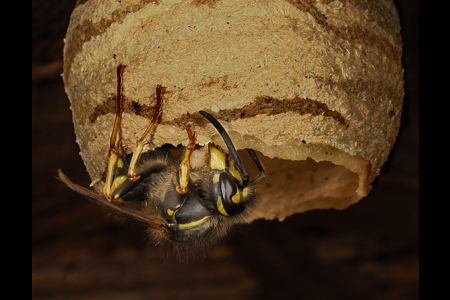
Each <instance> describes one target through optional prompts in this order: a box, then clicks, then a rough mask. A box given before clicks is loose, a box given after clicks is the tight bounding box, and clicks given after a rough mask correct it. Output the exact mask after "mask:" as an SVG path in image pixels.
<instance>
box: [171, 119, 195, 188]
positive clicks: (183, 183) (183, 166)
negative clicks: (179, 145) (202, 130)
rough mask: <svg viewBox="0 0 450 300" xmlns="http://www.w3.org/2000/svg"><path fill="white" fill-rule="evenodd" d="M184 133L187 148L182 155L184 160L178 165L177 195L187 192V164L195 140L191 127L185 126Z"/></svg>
mask: <svg viewBox="0 0 450 300" xmlns="http://www.w3.org/2000/svg"><path fill="white" fill-rule="evenodd" d="M186 131H187V134H188V137H189V145H188V146H187V149H186V153H185V154H184V158H183V160H182V161H181V163H180V171H179V177H180V185H179V186H177V187H176V190H177V192H178V194H186V193H187V191H188V188H187V186H188V182H189V162H190V159H191V155H192V152H193V151H194V148H195V139H196V135H195V133H193V132H192V130H191V125H189V124H188V125H187V126H186Z"/></svg>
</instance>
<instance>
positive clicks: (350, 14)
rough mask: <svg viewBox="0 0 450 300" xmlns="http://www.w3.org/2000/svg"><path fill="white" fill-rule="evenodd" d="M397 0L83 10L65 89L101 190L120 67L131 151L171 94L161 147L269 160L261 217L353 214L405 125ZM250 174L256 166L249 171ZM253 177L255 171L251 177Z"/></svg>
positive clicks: (157, 140) (68, 51)
mask: <svg viewBox="0 0 450 300" xmlns="http://www.w3.org/2000/svg"><path fill="white" fill-rule="evenodd" d="M401 55H402V43H401V36H400V23H399V18H398V15H397V11H396V8H395V6H394V3H393V1H390V0H380V1H339V0H336V1H325V0H322V1H317V2H316V1H312V0H309V1H308V0H306V1H282V0H266V1H262V0H260V1H249V0H245V1H244V0H227V1H225V0H223V1H218V0H217V1H213V0H210V1H206V0H204V1H199V0H194V1H173V0H166V1H162V0H161V1H131V0H126V1H125V0H124V1H112V0H102V1H93V0H92V1H79V3H78V5H77V7H76V8H75V10H74V12H73V14H72V17H71V20H70V25H69V29H68V32H67V36H66V39H65V48H64V73H63V79H64V83H65V87H66V92H67V94H68V96H69V99H70V102H71V109H72V112H73V120H74V124H75V133H76V136H77V142H78V144H79V146H80V149H81V152H80V154H81V157H82V158H83V160H84V163H85V165H86V168H87V171H88V172H89V175H90V177H91V179H92V180H93V181H95V180H99V179H101V178H102V176H103V175H104V172H105V168H106V163H107V155H108V149H109V138H110V134H111V130H112V127H113V124H114V117H115V102H114V99H115V97H116V93H117V92H116V89H117V80H116V67H117V66H118V65H119V64H124V65H127V67H126V69H125V72H124V75H123V77H124V79H123V86H124V88H123V94H124V98H125V103H126V104H125V113H124V117H123V122H122V137H123V142H124V144H125V146H127V149H128V150H129V151H132V149H133V147H134V145H135V142H136V140H137V139H139V138H140V135H141V134H142V133H143V131H144V130H145V128H146V127H147V125H148V123H149V119H150V118H151V117H152V112H153V107H154V106H155V99H156V97H155V88H156V86H157V85H158V84H161V85H163V86H164V87H166V91H165V94H164V103H163V108H162V115H161V118H160V122H159V124H158V126H157V127H156V130H155V131H154V135H153V138H152V141H151V144H150V145H149V147H150V148H155V147H159V146H161V145H164V144H173V145H178V144H184V145H186V143H187V136H186V131H185V126H186V124H187V123H191V124H192V126H193V129H194V130H195V131H196V133H197V135H198V138H197V142H198V144H206V143H208V142H209V141H214V142H215V143H217V144H219V145H223V141H222V140H221V138H220V136H219V135H218V133H217V131H216V130H215V129H214V128H213V127H212V125H211V124H209V123H208V122H207V121H206V120H204V119H203V118H202V117H201V116H200V115H199V113H198V111H200V110H206V111H209V112H211V113H212V114H214V115H215V116H216V118H217V119H219V120H220V121H221V123H222V124H223V126H224V127H225V128H226V130H227V131H228V133H229V134H230V136H231V138H232V140H233V142H234V144H235V146H236V148H237V149H245V148H252V149H255V150H256V151H258V154H259V156H260V157H261V160H262V162H263V164H264V166H265V168H266V171H267V177H266V178H265V179H264V181H263V182H262V183H261V184H260V185H259V186H257V188H256V189H257V192H258V194H259V197H258V199H257V205H256V208H255V211H254V215H253V219H257V218H266V219H273V218H278V219H280V220H282V219H284V218H285V217H287V216H289V215H292V214H294V213H298V212H304V211H306V210H310V209H319V208H320V209H325V208H336V209H343V208H346V207H347V206H349V205H350V204H353V203H355V202H357V201H358V200H360V199H361V198H363V197H364V196H366V195H367V194H368V192H369V191H370V189H371V185H370V183H371V182H372V181H373V180H374V179H375V177H376V176H377V175H378V174H379V172H380V168H381V166H382V165H383V163H384V162H385V161H386V159H387V157H388V155H389V152H390V151H391V149H392V147H393V145H394V142H395V139H396V136H397V133H398V129H399V126H400V118H401V111H402V105H403V95H404V91H403V70H402V66H401ZM244 163H245V165H246V166H249V169H251V168H252V167H251V166H250V165H251V162H248V161H246V162H244ZM250 172H252V170H250Z"/></svg>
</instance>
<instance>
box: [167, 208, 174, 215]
mask: <svg viewBox="0 0 450 300" xmlns="http://www.w3.org/2000/svg"><path fill="white" fill-rule="evenodd" d="M173 213H174V211H173V210H171V209H170V208H168V209H167V214H168V215H169V216H172V215H173Z"/></svg>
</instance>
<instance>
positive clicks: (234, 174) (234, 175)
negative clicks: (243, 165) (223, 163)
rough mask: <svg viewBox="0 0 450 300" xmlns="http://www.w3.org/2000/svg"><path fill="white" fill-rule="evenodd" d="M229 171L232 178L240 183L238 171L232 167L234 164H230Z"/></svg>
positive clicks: (240, 178)
mask: <svg viewBox="0 0 450 300" xmlns="http://www.w3.org/2000/svg"><path fill="white" fill-rule="evenodd" d="M229 171H230V173H231V175H233V177H234V178H236V179H237V180H239V181H242V177H241V174H239V171H238V170H237V169H236V168H235V167H234V163H230V168H229Z"/></svg>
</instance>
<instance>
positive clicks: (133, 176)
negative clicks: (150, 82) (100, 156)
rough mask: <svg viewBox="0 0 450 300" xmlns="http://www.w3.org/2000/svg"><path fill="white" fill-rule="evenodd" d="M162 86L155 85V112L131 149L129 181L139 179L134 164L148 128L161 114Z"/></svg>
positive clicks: (139, 153) (150, 127)
mask: <svg viewBox="0 0 450 300" xmlns="http://www.w3.org/2000/svg"><path fill="white" fill-rule="evenodd" d="M162 90H163V87H162V86H161V85H159V84H158V85H157V86H156V107H155V112H154V114H153V118H152V121H151V122H150V125H148V127H147V130H145V132H144V134H143V135H142V137H141V139H140V140H138V141H137V143H136V148H135V149H134V151H133V156H132V157H131V162H130V167H129V168H128V177H129V178H130V180H131V181H136V180H138V179H139V177H140V175H138V174H136V164H137V162H138V161H139V158H140V157H141V154H142V149H143V148H144V144H145V143H144V141H145V138H146V137H147V135H148V134H149V133H150V130H151V129H152V127H153V125H155V124H156V122H157V121H158V117H159V115H160V114H161V105H162V96H161V93H162Z"/></svg>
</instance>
